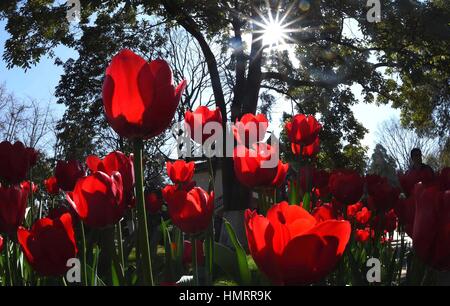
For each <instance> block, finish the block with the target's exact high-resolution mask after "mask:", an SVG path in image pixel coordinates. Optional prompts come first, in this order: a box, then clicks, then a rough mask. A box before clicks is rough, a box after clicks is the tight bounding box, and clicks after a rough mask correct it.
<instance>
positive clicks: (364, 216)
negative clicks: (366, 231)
mask: <svg viewBox="0 0 450 306" xmlns="http://www.w3.org/2000/svg"><path fill="white" fill-rule="evenodd" d="M371 216H372V213H371V211H370V210H368V209H367V207H363V208H362V209H361V210H360V211H358V212H357V213H356V215H355V219H356V221H357V222H358V223H359V224H362V225H365V224H367V223H368V222H369V220H370V217H371Z"/></svg>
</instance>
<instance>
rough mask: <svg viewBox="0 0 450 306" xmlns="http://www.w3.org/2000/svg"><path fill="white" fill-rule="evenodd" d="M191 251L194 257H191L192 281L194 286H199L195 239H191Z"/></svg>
mask: <svg viewBox="0 0 450 306" xmlns="http://www.w3.org/2000/svg"><path fill="white" fill-rule="evenodd" d="M191 241H192V242H191V243H192V250H193V253H194V255H193V256H192V262H193V264H194V280H195V285H196V286H199V285H200V284H199V281H198V262H197V252H198V250H197V241H196V239H195V237H192V240H191Z"/></svg>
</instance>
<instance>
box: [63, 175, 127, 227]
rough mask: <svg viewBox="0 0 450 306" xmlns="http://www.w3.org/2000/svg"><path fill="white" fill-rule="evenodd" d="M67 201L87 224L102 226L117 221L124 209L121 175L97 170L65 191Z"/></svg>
mask: <svg viewBox="0 0 450 306" xmlns="http://www.w3.org/2000/svg"><path fill="white" fill-rule="evenodd" d="M66 198H67V201H68V202H69V203H70V204H71V205H72V207H73V209H74V210H75V211H76V212H77V214H78V216H79V217H80V219H81V220H82V221H83V222H84V223H86V224H87V225H88V226H90V227H93V228H102V227H105V226H109V225H113V224H115V223H117V222H118V221H119V220H120V219H121V218H122V217H123V214H124V212H125V209H126V207H127V206H126V204H125V202H124V201H123V185H122V177H121V175H120V173H119V172H114V173H113V175H112V176H109V175H107V174H106V173H104V172H101V171H97V172H94V173H93V174H91V175H89V176H86V177H83V178H81V179H79V180H78V182H77V184H76V185H75V189H74V190H73V192H71V193H67V197H66Z"/></svg>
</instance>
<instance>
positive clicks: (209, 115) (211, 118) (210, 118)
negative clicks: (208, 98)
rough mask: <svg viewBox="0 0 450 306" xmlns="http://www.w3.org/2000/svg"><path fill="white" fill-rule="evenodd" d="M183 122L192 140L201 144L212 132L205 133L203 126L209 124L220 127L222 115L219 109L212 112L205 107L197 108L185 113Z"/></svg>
mask: <svg viewBox="0 0 450 306" xmlns="http://www.w3.org/2000/svg"><path fill="white" fill-rule="evenodd" d="M184 121H185V125H186V128H188V129H189V130H190V135H191V138H192V140H194V141H195V142H197V143H200V144H203V143H204V142H205V141H206V139H208V138H209V137H211V136H212V135H213V133H212V131H213V130H211V132H209V131H208V132H207V131H206V130H205V125H206V124H207V123H211V122H215V123H218V124H220V125H222V114H221V113H220V109H219V108H216V109H215V110H213V111H212V110H210V109H209V108H207V107H206V106H199V107H197V109H196V110H195V111H194V112H190V111H187V112H186V114H185V115H184ZM216 132H217V131H216Z"/></svg>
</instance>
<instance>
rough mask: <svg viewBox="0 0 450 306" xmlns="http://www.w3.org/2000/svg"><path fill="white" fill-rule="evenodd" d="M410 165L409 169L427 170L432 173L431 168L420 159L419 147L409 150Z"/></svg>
mask: <svg viewBox="0 0 450 306" xmlns="http://www.w3.org/2000/svg"><path fill="white" fill-rule="evenodd" d="M411 162H412V163H411V167H410V170H420V171H422V170H423V171H429V172H431V173H432V174H434V170H433V168H431V167H430V166H429V165H427V164H425V163H424V162H423V161H422V151H420V149H419V148H414V149H412V150H411Z"/></svg>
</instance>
